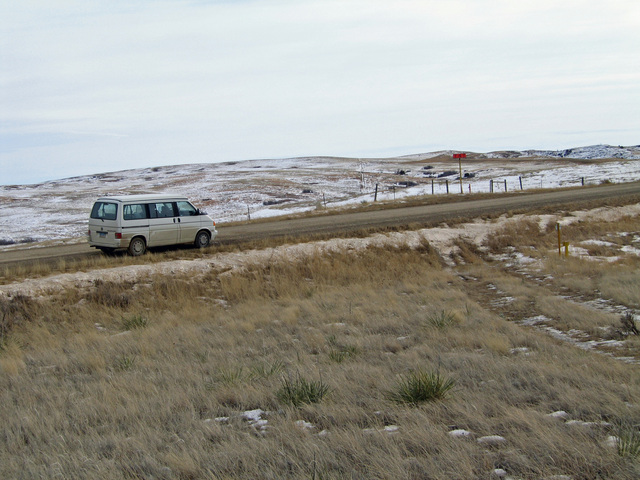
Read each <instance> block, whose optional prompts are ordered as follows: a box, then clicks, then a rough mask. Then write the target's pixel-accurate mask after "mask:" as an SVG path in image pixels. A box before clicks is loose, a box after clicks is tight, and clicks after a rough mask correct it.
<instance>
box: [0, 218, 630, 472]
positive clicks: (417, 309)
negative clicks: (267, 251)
mask: <svg viewBox="0 0 640 480" xmlns="http://www.w3.org/2000/svg"><path fill="white" fill-rule="evenodd" d="M553 227H554V223H553V222H550V223H547V224H546V225H542V222H541V221H540V219H539V218H535V217H534V218H528V219H527V218H525V219H521V218H514V219H513V220H512V221H510V222H507V223H505V224H504V225H503V226H502V227H500V228H497V229H496V230H495V232H494V233H493V234H492V235H490V236H489V237H488V238H487V239H486V241H485V242H484V243H483V245H478V244H475V243H473V242H469V241H462V240H461V241H460V242H459V243H458V246H457V249H455V250H454V252H453V253H452V255H451V256H450V257H448V258H442V257H441V256H440V254H439V253H438V252H436V251H435V250H434V249H433V248H432V247H431V246H430V245H429V243H428V242H427V241H423V242H422V243H421V245H420V246H419V247H417V248H409V247H408V246H399V247H394V248H368V249H365V250H362V251H355V250H354V251H344V252H333V253H323V252H320V251H318V252H316V253H315V254H312V255H309V256H307V257H304V258H298V259H293V258H292V259H290V260H288V261H281V260H276V259H274V260H273V261H270V262H262V263H256V264H253V265H248V266H246V267H245V268H243V269H241V270H239V271H235V270H233V271H217V270H215V269H214V270H211V271H210V272H209V273H207V274H204V275H198V276H195V277H194V276H181V275H180V274H176V275H173V276H166V275H165V276H155V277H150V278H146V279H144V280H140V281H136V282H109V281H100V280H97V281H94V282H93V285H92V286H91V288H88V289H85V288H77V289H67V290H65V291H63V292H62V293H55V294H52V295H43V296H42V297H40V298H30V297H25V296H20V295H15V296H13V297H12V298H10V299H4V300H0V302H1V303H0V308H1V311H0V314H1V315H2V316H1V320H2V324H1V325H0V327H1V331H0V333H1V339H0V345H1V347H0V402H1V403H2V405H3V408H2V409H1V410H0V423H1V425H2V426H1V427H0V477H2V478H56V477H59V478H69V479H72V478H100V479H103V480H107V479H120V478H145V479H151V478H155V479H198V478H205V479H227V478H246V479H255V478H274V479H275V478H296V479H297V478H302V479H343V478H349V479H370V478H378V479H386V478H399V479H427V478H437V479H439V478H443V479H444V478H447V479H470V478H479V479H480V478H498V476H500V475H502V474H503V473H504V472H506V474H507V475H509V476H510V477H511V478H522V479H530V478H531V479H533V478H536V479H538V478H554V476H558V475H567V476H569V477H570V478H574V479H591V478H593V479H595V478H603V479H604V478H607V479H610V478H614V479H616V478H618V479H631V478H638V477H639V476H640V463H639V460H640V430H639V429H638V426H639V425H640V402H639V401H638V399H639V398H640V374H639V370H638V368H639V367H638V364H637V363H632V362H633V361H635V359H637V358H640V341H638V336H637V335H635V334H634V333H633V332H632V331H631V330H630V329H629V325H628V324H627V325H626V327H625V324H624V323H623V322H621V317H623V316H624V315H623V313H622V312H623V310H624V309H626V311H627V312H629V311H637V309H638V308H640V294H639V292H640V288H638V286H639V285H640V273H639V272H640V268H639V267H640V261H639V259H638V256H636V255H633V254H622V253H621V249H622V248H623V247H625V246H632V245H637V243H634V242H635V237H634V235H636V236H637V235H638V234H639V232H640V220H639V219H638V217H623V218H618V219H615V220H613V219H606V220H602V221H599V222H595V221H590V222H580V221H577V222H575V223H573V224H572V225H567V226H566V227H564V235H565V237H566V238H567V239H570V240H571V243H572V245H578V244H580V242H581V241H586V240H594V239H596V240H597V239H600V240H602V239H606V240H607V243H606V244H589V243H586V244H585V247H584V248H585V250H587V251H588V254H589V255H584V256H576V255H574V256H572V257H569V258H565V257H561V256H558V254H557V250H554V248H555V245H556V241H557V238H556V232H555V230H554V228H553ZM589 248H591V251H589ZM614 256H615V257H616V258H615V259H614V258H613V257H614ZM523 259H524V260H523ZM603 299H604V300H607V302H608V303H607V306H608V308H606V309H605V308H602V309H598V308H594V306H593V305H594V303H589V302H592V301H594V300H603ZM616 308H617V309H618V310H616ZM621 309H622V310H621ZM531 319H537V320H536V321H535V322H533V321H531ZM552 329H553V330H552ZM550 332H560V333H562V334H563V335H565V336H564V337H563V336H561V335H559V334H556V335H551V334H550ZM589 342H591V343H589ZM585 345H586V346H589V348H586V347H585ZM578 347H583V348H578ZM555 478H564V477H555Z"/></svg>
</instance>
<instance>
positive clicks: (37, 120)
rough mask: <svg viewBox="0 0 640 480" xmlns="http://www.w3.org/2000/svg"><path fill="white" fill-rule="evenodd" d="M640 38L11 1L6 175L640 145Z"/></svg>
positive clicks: (403, 17) (513, 26) (496, 2)
mask: <svg viewBox="0 0 640 480" xmlns="http://www.w3.org/2000/svg"><path fill="white" fill-rule="evenodd" d="M638 27H640V6H638V4H637V2H635V1H623V0H612V1H610V2H595V1H586V0H570V1H567V2H560V3H558V2H555V1H554V2H552V1H548V0H538V1H535V2H533V1H525V2H513V1H507V0H480V1H470V0H467V1H464V0H449V1H446V2H445V1H435V0H426V1H425V0H421V1H411V0H401V1H398V2H388V1H381V0H369V1H361V0H356V1H351V2H338V1H327V0H308V1H304V2H299V1H298V2H296V1H291V0H288V1H287V0H283V1H260V2H258V1H240V2H191V1H163V2H136V3H135V4H131V3H130V2H119V1H116V2H99V1H94V2H87V1H65V2H59V1H57V2H54V3H53V4H52V3H50V2H30V1H28V0H27V1H25V2H14V3H10V2H5V4H3V5H2V6H0V39H1V40H0V41H1V43H0V49H1V50H0V51H1V52H2V58H1V60H2V65H3V69H2V70H0V91H1V92H2V93H0V105H1V107H2V108H0V135H2V137H1V139H2V143H4V145H3V146H2V149H1V150H0V167H2V168H3V171H7V166H8V165H9V164H16V163H18V164H25V163H26V164H28V165H33V166H34V168H33V169H32V170H36V169H37V168H36V167H37V165H38V159H39V158H42V160H43V161H45V162H48V163H54V164H59V165H60V168H59V169H57V170H55V171H56V172H59V173H58V174H56V175H57V176H64V175H69V174H75V173H81V172H82V173H90V172H91V171H92V170H91V169H92V168H100V169H102V166H101V165H100V166H95V167H94V166H93V165H91V164H90V163H89V164H88V162H87V159H97V158H104V157H105V153H106V152H109V153H110V154H113V160H112V162H113V164H114V165H113V168H109V169H112V170H113V169H117V168H120V167H122V166H138V163H137V162H141V161H147V160H142V159H141V156H144V152H145V151H148V150H149V149H152V150H153V151H154V156H153V161H155V162H157V163H162V164H167V163H179V162H186V161H190V162H193V161H212V160H216V161H219V160H226V159H240V158H253V157H274V156H291V155H298V154H299V155H314V154H358V153H359V152H375V151H389V149H391V150H393V149H394V148H396V149H398V151H397V153H412V152H411V151H402V150H401V149H402V148H405V146H407V145H410V146H411V145H413V146H416V148H419V147H420V145H425V146H426V145H430V146H431V145H442V146H443V147H447V148H465V149H472V148H477V149H484V150H491V149H498V148H533V147H535V148H547V147H552V146H554V145H549V143H551V142H560V143H561V144H560V145H558V146H575V145H573V143H572V144H571V145H567V144H566V143H565V144H564V145H562V143H563V142H562V137H561V135H559V134H558V132H562V131H569V130H571V131H582V132H586V133H585V134H584V136H583V137H581V138H577V137H575V136H573V137H571V138H567V140H566V142H576V141H584V142H585V143H589V144H591V143H598V142H601V141H602V142H611V143H616V144H617V143H638V140H637V138H634V133H633V130H632V128H633V127H634V126H635V127H638V126H640V125H638V123H639V121H640V119H639V118H638V113H637V112H638V111H640V93H638V89H637V88H636V85H637V84H638V80H640V65H639V64H638V62H637V61H635V57H636V56H637V51H638V50H639V47H640V33H638V32H640V30H639V28H638ZM630 128H631V131H630ZM603 130H608V131H610V133H609V134H606V135H603V134H602V133H598V134H597V135H598V138H596V136H595V133H594V134H589V133H588V132H602V131H603ZM73 132H81V134H73ZM92 132H94V133H95V135H93V136H92V135H87V134H88V133H92ZM30 135H38V136H39V137H38V139H37V141H36V139H34V141H33V147H30V143H29V141H28V138H29V136H30ZM105 135H106V136H113V135H115V136H122V137H119V138H120V139H121V140H122V141H120V142H116V143H110V142H109V141H106V143H105V140H106V139H105V138H104V136H105ZM75 137H81V138H75ZM602 137H605V138H602ZM45 138H49V139H50V140H51V144H50V145H49V146H47V145H46V141H44V139H45ZM114 138H116V137H114ZM498 141H499V142H504V143H505V144H502V145H498V144H496V142H498ZM43 142H44V144H43ZM116 145H117V146H116ZM156 146H162V148H155V147H156ZM36 147H37V150H35V148H36ZM112 149H113V151H112ZM180 152H183V154H182V155H181V154H180ZM187 154H188V155H189V156H190V158H185V157H186V156H187ZM45 157H46V158H45ZM119 162H121V163H119ZM30 175H31V176H29V175H26V176H25V175H23V176H22V177H21V178H26V179H28V178H34V179H39V178H38V177H37V176H36V175H33V174H30ZM11 178H19V177H17V176H14V177H11ZM40 178H43V177H40ZM11 181H12V180H10V177H8V176H5V175H4V174H3V177H2V178H1V179H0V183H10V182H11ZM23 181H24V180H23Z"/></svg>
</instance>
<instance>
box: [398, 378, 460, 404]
mask: <svg viewBox="0 0 640 480" xmlns="http://www.w3.org/2000/svg"><path fill="white" fill-rule="evenodd" d="M454 385H455V380H453V379H452V378H445V377H443V376H442V375H440V373H439V372H425V371H423V370H415V371H411V372H409V373H408V374H407V375H403V376H402V377H401V379H400V381H399V382H398V384H397V385H396V387H395V389H394V390H392V391H389V392H388V394H387V395H388V398H389V399H390V400H392V401H394V402H397V403H409V404H413V405H417V404H418V403H422V402H428V401H432V400H440V399H442V398H444V397H445V396H446V395H447V393H448V392H449V391H450V390H451V389H452V388H453V387H454Z"/></svg>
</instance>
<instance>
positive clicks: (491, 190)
mask: <svg viewBox="0 0 640 480" xmlns="http://www.w3.org/2000/svg"><path fill="white" fill-rule="evenodd" d="M489 192H491V193H493V178H492V179H491V180H489Z"/></svg>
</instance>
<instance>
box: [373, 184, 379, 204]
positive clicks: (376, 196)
mask: <svg viewBox="0 0 640 480" xmlns="http://www.w3.org/2000/svg"><path fill="white" fill-rule="evenodd" d="M373 201H374V202H377V201H378V184H377V183H376V193H375V194H374V195H373Z"/></svg>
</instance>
